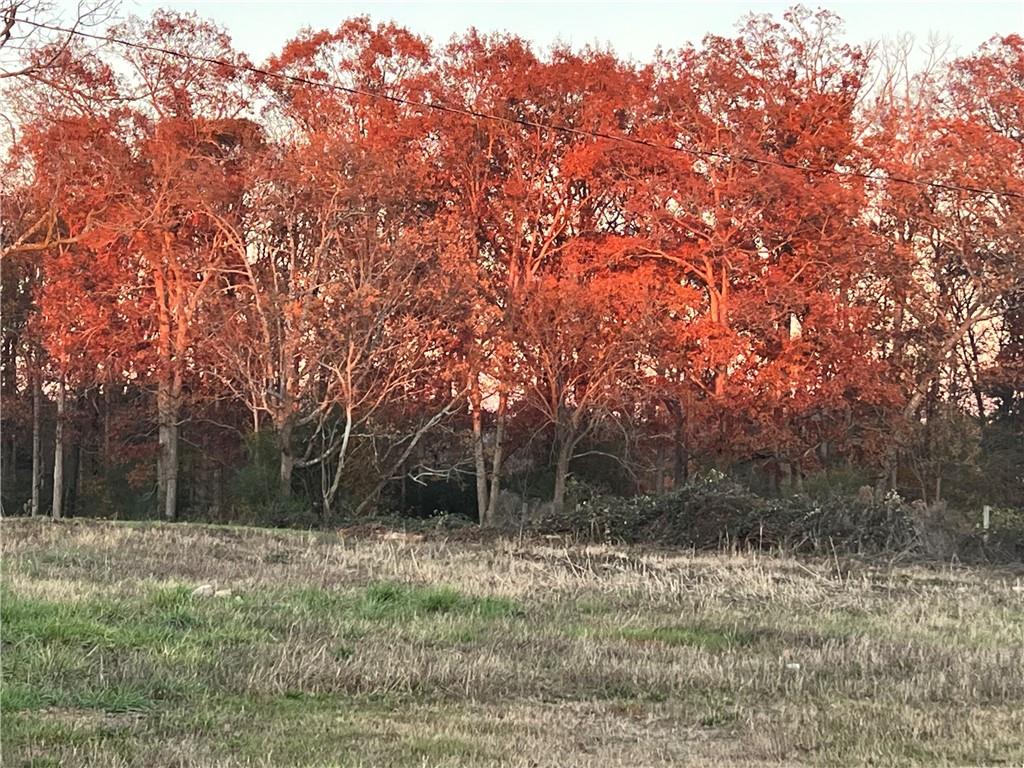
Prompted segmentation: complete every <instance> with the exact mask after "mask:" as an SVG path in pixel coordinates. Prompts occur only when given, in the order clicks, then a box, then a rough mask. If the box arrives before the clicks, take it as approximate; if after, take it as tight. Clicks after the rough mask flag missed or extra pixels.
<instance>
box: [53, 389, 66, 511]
mask: <svg viewBox="0 0 1024 768" xmlns="http://www.w3.org/2000/svg"><path fill="white" fill-rule="evenodd" d="M66 399H67V384H66V383H65V381H64V377H63V376H62V377H61V379H60V386H59V387H58V388H57V428H56V432H55V434H54V439H53V505H52V511H53V519H54V520H60V519H61V517H63V515H64V407H65V400H66Z"/></svg>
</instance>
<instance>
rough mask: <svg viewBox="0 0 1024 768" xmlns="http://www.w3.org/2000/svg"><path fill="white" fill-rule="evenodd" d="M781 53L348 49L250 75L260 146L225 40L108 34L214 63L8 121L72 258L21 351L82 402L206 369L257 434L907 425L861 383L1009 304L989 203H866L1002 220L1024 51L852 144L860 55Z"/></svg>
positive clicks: (726, 43)
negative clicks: (414, 416)
mask: <svg viewBox="0 0 1024 768" xmlns="http://www.w3.org/2000/svg"><path fill="white" fill-rule="evenodd" d="M784 22H785V23H779V22H775V21H773V20H771V19H767V18H754V19H752V20H750V21H749V22H748V23H747V24H746V26H745V27H744V28H743V29H742V31H741V33H740V35H739V36H738V37H736V38H735V39H727V38H721V37H709V38H707V39H706V40H705V41H704V44H703V45H702V47H700V48H687V49H684V50H681V51H678V52H674V53H669V54H665V55H662V56H659V58H658V60H657V62H656V63H655V64H654V65H653V66H651V67H648V68H643V69H639V68H637V67H635V66H633V65H631V64H628V63H625V62H623V61H620V60H619V59H617V58H616V57H615V56H614V55H613V54H612V53H611V52H609V51H603V50H593V49H587V50H584V51H581V52H574V51H571V50H568V49H566V48H564V47H558V48H556V49H555V50H553V51H551V52H550V53H549V54H547V55H545V56H540V55H537V54H535V53H534V52H533V51H531V50H530V47H529V45H528V44H527V43H525V42H524V41H522V40H520V39H517V38H514V37H509V36H491V37H483V36H481V35H479V34H477V33H476V32H470V33H468V34H467V35H465V36H464V37H462V38H459V39H455V40H453V41H452V42H451V43H449V44H448V45H447V46H446V47H445V48H443V49H442V50H434V49H432V48H431V47H430V46H429V44H428V43H427V42H426V41H424V40H423V39H421V38H418V37H416V36H415V35H413V34H411V33H410V32H408V31H407V30H404V29H401V28H399V27H396V26H394V25H391V24H378V25H374V24H372V23H371V22H370V20H369V19H368V18H365V17H362V18H357V19H352V20H349V21H347V22H345V23H344V24H342V25H341V26H340V27H339V28H338V29H337V30H335V31H332V32H328V31H320V32H308V33H304V34H303V35H302V36H300V37H299V38H297V39H295V40H293V41H291V42H290V43H288V45H287V46H285V48H284V50H283V51H282V52H281V54H280V55H279V56H278V57H275V58H273V59H271V61H270V64H269V66H270V68H271V69H272V70H273V71H275V72H278V73H282V74H286V75H290V76H294V77H298V78H306V79H310V80H313V81H315V82H314V83H313V84H302V83H295V82H293V81H281V80H267V81H266V82H265V83H264V84H266V85H269V86H271V88H270V91H269V92H266V91H265V92H264V94H263V96H262V97H261V98H262V99H263V101H261V106H265V107H266V112H265V114H264V115H263V116H261V117H256V116H255V115H250V111H249V105H250V104H251V103H252V98H251V92H252V89H253V86H254V82H253V81H252V79H251V77H250V74H249V73H247V72H246V71H245V69H244V65H245V59H244V58H243V57H242V56H240V55H239V54H237V53H235V52H234V51H233V50H232V49H231V47H230V43H229V40H228V39H227V37H226V36H225V35H224V34H223V33H222V32H221V31H220V30H218V29H217V28H216V27H214V26H213V25H211V24H209V23H206V22H203V21H201V20H199V19H197V18H195V17H188V16H177V15H171V14H168V13H164V12H160V13H158V14H156V15H155V16H154V17H153V19H152V20H151V21H150V22H148V23H144V22H141V21H139V20H133V21H130V22H128V23H127V24H126V25H124V27H123V28H121V29H120V30H119V31H118V34H119V35H120V36H122V37H129V38H132V39H137V40H139V41H141V42H145V43H149V44H151V45H154V46H157V47H160V48H167V49H172V50H176V51H182V52H184V53H188V54H195V55H196V56H199V57H202V58H204V59H213V60H215V62H214V63H211V62H210V61H201V60H197V59H196V58H195V57H192V58H189V57H187V56H186V57H178V56H173V55H169V54H167V53H162V52H160V51H152V50H150V51H140V50H137V49H129V50H127V51H123V52H121V54H122V60H121V61H120V62H118V63H117V65H116V66H115V65H113V63H112V62H110V61H107V60H105V59H104V58H103V56H107V57H109V56H111V53H110V52H109V51H108V52H105V53H103V54H102V55H101V54H100V53H98V52H91V53H89V54H88V55H86V54H85V53H82V54H81V55H79V54H78V52H74V51H69V53H68V54H67V57H66V58H67V61H62V65H61V68H60V73H59V84H60V86H61V88H65V89H69V90H70V91H73V92H74V93H76V94H78V95H77V96H76V99H77V100H76V101H69V102H68V105H64V106H62V105H60V104H58V103H57V102H56V101H55V100H53V99H52V98H51V99H50V100H47V99H45V98H39V99H38V100H36V101H35V102H31V103H33V104H35V105H36V106H35V107H34V108H36V109H37V113H36V114H34V115H33V117H34V122H30V123H28V124H27V125H26V127H25V131H24V137H23V141H22V145H21V150H22V151H23V152H24V153H25V157H26V158H28V159H30V161H31V164H32V165H33V170H34V172H35V174H36V178H35V180H34V184H33V186H32V196H33V199H34V200H35V201H36V202H37V204H38V206H40V207H45V206H47V205H52V206H53V210H54V212H55V215H54V219H55V220H59V223H60V234H62V235H64V236H66V239H67V240H68V243H67V244H66V245H67V246H68V247H65V248H55V249H52V250H50V251H48V252H47V253H46V260H45V269H44V270H43V271H44V274H45V279H44V283H43V288H42V289H41V290H40V291H39V293H38V295H37V304H38V307H39V309H40V312H41V317H42V318H43V319H42V320H41V323H40V329H41V330H40V332H41V333H42V334H43V335H44V336H45V337H46V343H47V345H48V347H49V349H50V351H51V354H53V355H54V357H55V358H59V359H60V360H61V364H62V365H70V364H71V363H70V359H71V358H72V357H76V359H77V360H78V362H77V363H76V364H77V365H79V370H80V372H81V376H82V377H87V376H88V375H89V374H88V371H89V370H90V367H91V370H92V371H93V372H94V373H95V372H96V371H98V370H100V369H101V368H102V370H104V371H105V372H106V371H109V370H111V362H110V361H111V360H116V366H115V367H116V370H117V371H118V375H122V376H131V377H132V380H137V381H148V380H150V379H153V380H160V381H161V382H165V380H166V379H167V378H168V376H170V375H171V374H172V373H173V374H176V375H178V376H179V378H180V377H185V378H188V377H192V378H193V379H195V381H196V391H197V392H200V393H202V387H204V386H206V387H212V386H213V385H211V384H210V383H209V381H210V378H203V375H206V374H207V373H208V372H209V370H215V371H216V377H215V379H216V380H217V381H219V382H220V383H221V384H223V385H224V386H226V387H227V388H228V389H229V390H230V391H231V392H232V393H233V394H234V396H236V397H241V396H240V395H238V393H239V392H244V393H245V394H244V397H242V399H243V400H244V401H245V407H247V408H249V409H250V410H252V411H255V412H260V411H261V409H262V411H263V412H265V413H272V414H276V415H274V416H273V418H283V417H282V416H281V414H284V415H289V417H290V415H294V414H303V417H309V418H310V419H314V417H315V416H316V414H318V413H320V412H322V411H324V410H329V409H330V408H333V407H338V406H339V404H341V403H349V404H351V403H357V404H358V405H359V406H360V407H363V406H366V407H367V409H368V411H369V412H372V413H377V412H378V410H376V409H381V408H386V407H389V405H391V404H394V407H395V411H396V412H398V411H401V412H403V413H405V412H407V411H408V410H410V409H413V408H414V405H413V403H414V402H415V400H416V395H417V394H419V395H422V394H424V393H427V392H430V393H435V394H436V393H439V392H442V391H445V390H446V388H447V389H449V390H450V389H451V387H452V386H454V385H453V382H458V381H462V380H465V379H466V378H468V376H467V375H466V373H467V369H468V370H469V372H470V373H476V374H485V373H486V374H487V375H489V376H491V377H492V378H494V379H496V380H500V383H501V385H502V386H503V387H504V391H507V392H509V393H510V396H511V398H512V401H513V404H514V405H515V406H516V407H517V408H522V409H525V408H526V407H530V408H532V410H533V411H534V412H536V413H540V414H541V415H542V418H544V419H547V420H548V421H549V425H553V426H554V428H555V430H556V431H557V432H558V434H559V435H560V438H559V439H562V440H569V441H572V440H575V439H577V438H578V437H579V436H580V435H582V434H585V433H586V432H587V430H589V429H591V428H593V427H594V425H595V424H598V423H603V422H604V421H607V420H609V419H613V418H624V417H623V414H631V416H630V417H631V418H632V415H633V414H635V413H638V412H639V405H638V404H643V403H649V402H654V401H666V402H673V403H675V404H678V403H682V402H684V401H685V402H686V403H687V409H688V412H690V414H691V415H690V416H688V418H689V419H690V423H691V424H693V423H701V420H704V423H707V424H714V425H716V429H715V430H712V429H708V430H707V432H708V433H709V434H712V433H713V434H714V435H715V439H716V440H718V441H719V442H720V443H721V446H720V448H721V450H726V449H728V450H730V451H732V452H734V453H735V454H737V455H742V454H744V453H746V454H752V453H756V452H757V451H760V450H761V449H762V448H763V447H764V445H765V444H767V443H771V442H775V443H777V444H785V445H786V446H787V450H791V451H792V452H794V455H797V454H800V453H802V452H805V451H806V450H808V449H809V448H810V447H813V445H814V444H815V443H816V441H821V440H823V439H826V437H825V436H826V435H827V439H828V440H829V441H831V442H833V443H835V441H837V440H839V441H840V442H841V440H842V439H843V437H844V435H845V436H846V437H849V438H850V439H851V440H852V439H853V438H852V437H851V435H850V434H849V418H848V417H849V415H850V414H851V413H855V412H856V413H858V414H859V417H860V418H863V419H871V418H878V416H877V414H875V415H872V414H873V411H872V409H875V410H876V411H877V412H878V413H881V412H882V411H884V410H885V409H887V408H892V407H893V406H894V405H895V404H898V402H899V400H900V399H901V397H903V398H907V397H908V396H909V392H907V391H904V392H900V391H898V390H897V388H895V387H894V386H893V385H890V384H886V383H884V382H886V381H893V380H896V379H897V377H898V374H900V373H901V372H902V371H904V370H905V369H906V368H908V367H910V366H911V365H912V364H913V359H912V357H913V356H912V355H910V354H905V351H906V349H908V348H910V347H913V346H914V345H916V347H915V349H916V350H917V351H918V352H920V351H921V350H924V349H929V350H930V349H931V348H932V347H934V348H935V349H940V350H941V349H944V347H943V343H942V341H941V339H940V340H938V341H936V340H935V339H933V338H931V337H930V336H928V333H930V332H931V331H932V330H934V328H936V327H938V323H939V319H938V315H941V316H942V318H944V319H948V318H949V317H953V316H955V313H956V312H957V311H961V310H963V309H964V308H965V307H964V306H960V305H959V304H956V302H955V301H954V298H953V297H954V294H955V296H957V297H959V299H962V300H964V301H966V302H967V303H968V304H970V302H972V301H975V300H976V299H977V297H982V298H983V299H984V304H985V306H994V305H995V303H996V301H997V299H998V296H999V295H1001V292H1002V291H1004V290H1006V289H1007V286H1009V285H1011V284H1013V283H1014V281H1015V280H1016V281H1019V279H1020V270H1019V259H1018V258H1016V255H1017V254H1019V245H1020V238H1021V234H1022V231H1021V224H1020V215H1019V210H1017V209H1016V208H1013V207H1012V206H1010V205H1009V204H1008V203H1007V200H1005V199H1003V198H1001V197H999V196H998V195H988V194H982V193H972V192H970V191H965V190H954V189H943V188H940V187H931V188H930V187H927V186H920V187H913V186H908V185H897V184H895V183H891V182H890V181H888V180H891V178H892V177H896V176H906V175H915V174H916V175H919V176H921V177H922V178H925V177H927V178H930V179H936V180H939V181H942V182H943V183H945V184H948V185H963V184H966V185H968V186H976V187H979V188H981V187H983V188H986V189H994V190H1020V189H1021V186H1022V182H1021V177H1022V174H1021V173H1020V170H1021V167H1022V165H1021V164H1022V158H1021V144H1022V141H1021V135H1020V130H1021V129H1020V125H1021V123H1020V120H1021V115H1022V113H1024V102H1022V96H1021V94H1022V93H1024V88H1022V87H1021V85H1022V79H1024V68H1022V61H1024V53H1022V51H1024V43H1022V41H1021V38H1019V37H1016V36H1010V37H1007V38H1004V39H1002V40H996V41H993V42H992V43H990V44H989V45H988V47H987V48H986V49H985V50H984V51H983V52H982V54H981V55H979V56H977V57H975V58H973V59H969V60H965V61H962V62H959V63H958V64H957V65H956V66H955V67H954V69H953V71H952V75H951V77H950V80H949V82H950V86H949V97H950V99H951V100H952V102H951V106H950V107H949V108H946V107H942V106H941V105H940V102H939V101H938V99H937V98H936V99H935V100H933V101H932V102H929V104H930V106H929V107H928V109H923V110H922V111H921V112H920V113H916V112H913V113H912V110H910V108H909V107H908V106H907V105H902V106H903V107H906V108H907V109H906V111H905V112H903V113H901V112H900V109H899V107H900V106H901V105H898V104H891V103H890V104H887V105H884V108H883V107H879V108H878V110H877V111H876V112H875V114H873V115H869V116H868V117H870V118H871V120H870V124H869V125H865V123H864V119H865V116H864V115H861V114H858V113H857V112H856V111H855V105H856V104H857V103H858V99H859V98H860V97H862V96H863V95H864V94H863V90H862V89H863V85H862V83H863V82H865V73H866V67H867V60H866V57H865V54H864V52H862V51H860V50H858V49H854V48H851V47H849V46H847V45H844V44H842V43H840V42H839V35H838V20H837V19H836V18H835V17H834V16H832V15H831V14H829V13H827V12H819V13H817V14H811V13H810V12H807V11H804V10H795V11H793V12H791V13H790V14H788V15H787V16H786V17H785V20H784ZM73 54H74V55H73ZM232 65H237V66H232ZM320 82H323V83H328V84H332V85H336V86H341V89H340V90H339V89H337V88H334V89H332V88H324V87H320V86H319V85H318V83H320ZM344 89H349V90H348V91H345V90H344ZM352 91H359V92H358V93H356V92H352ZM39 93H40V94H43V93H45V94H47V95H49V96H50V97H52V95H53V93H54V92H52V91H45V90H44V91H40V92H39ZM375 94H376V95H387V96H394V97H397V98H398V99H412V100H417V99H428V98H429V100H430V101H432V102H433V103H441V104H446V105H450V106H451V107H452V108H454V109H456V110H468V111H478V112H484V113H487V114H489V115H493V116H494V118H495V119H486V118H474V117H471V116H467V115H460V114H453V113H452V112H443V111H435V110H430V109H427V108H420V107H416V106H414V105H411V104H403V103H396V102H395V101H393V100H386V99H379V98H376V97H375ZM127 96H131V99H126V100H124V101H121V100H120V99H119V97H127ZM264 102H265V103H264ZM26 103H30V102H26ZM115 103H116V104H118V106H117V107H116V108H115V107H113V106H111V104H115ZM125 104H127V106H125ZM44 107H45V108H44ZM929 110H930V111H929ZM246 115H249V116H248V117H246ZM524 123H526V124H524ZM535 124H540V125H539V127H538V125H535ZM544 126H561V127H564V128H566V129H569V130H556V129H554V128H549V127H544ZM589 132H599V133H604V134H612V135H615V136H625V137H636V138H641V139H643V140H644V141H649V142H651V143H653V144H656V145H661V148H651V147H647V146H641V145H637V144H635V143H624V142H621V141H616V140H613V139H609V138H607V137H601V136H594V135H591V134H590V133H589ZM865 135H866V136H867V138H866V139H865V138H864V137H865ZM673 150H677V151H673ZM862 169H863V170H865V171H866V172H867V171H871V172H877V178H878V179H879V180H878V181H877V182H874V181H872V183H871V184H870V185H869V184H867V183H866V182H865V180H864V179H863V178H860V177H858V176H853V175H849V174H847V173H846V172H848V171H853V170H857V171H858V172H859V171H860V170H862ZM844 174H846V175H844ZM1015 248H1017V249H1018V250H1014V249H1015ZM922 270H926V271H927V270H930V272H929V274H928V275H926V276H925V277H922V274H921V272H922ZM945 285H953V286H955V288H954V289H952V290H951V291H950V293H949V294H948V295H947V294H943V293H941V291H936V286H945ZM972 290H973V291H974V293H972V292H971V291H972ZM957 292H959V293H957ZM959 299H958V300H959ZM978 300H979V301H980V299H978ZM942 302H947V303H945V304H943V305H942V307H941V308H940V310H939V312H938V313H937V315H933V316H931V317H932V318H933V320H934V322H930V321H929V311H931V310H934V308H935V307H936V306H937V305H938V304H942ZM965 306H966V305H965ZM979 306H980V305H979ZM967 308H968V309H970V310H971V311H974V310H975V309H977V308H978V307H977V306H974V305H971V306H968V307H967ZM908 316H913V318H912V319H911V320H908V319H907V318H908ZM952 325H954V326H955V325H956V323H952ZM794 329H798V330H799V333H797V332H796V331H795V330H794ZM946 351H947V352H948V350H946ZM922 357H924V358H927V357H928V355H927V354H923V355H922ZM999 359H1000V360H1005V359H1008V355H1003V356H1002V357H1000V358H999ZM1014 359H1016V357H1014ZM1006 365H1007V366H1009V365H1010V363H1006ZM201 374H202V375H201ZM360 377H362V378H360ZM271 380H272V381H274V382H276V383H275V386H277V387H278V388H279V390H280V392H281V393H283V394H279V396H280V397H282V398H285V399H287V400H288V403H287V406H285V405H282V404H281V403H280V402H277V401H276V400H273V398H272V397H271V396H270V395H268V394H267V391H268V385H267V381H271ZM353 381H355V382H357V383H353ZM358 382H362V383H361V384H359V383H358ZM364 385H365V386H364ZM458 386H461V385H458ZM346 387H347V389H346ZM360 387H363V388H362V389H360ZM274 391H275V392H277V391H278V390H274ZM207 394H208V393H207ZM346 398H347V399H346ZM370 402H372V404H373V407H372V408H370V407H369V406H367V403H370ZM673 407H675V406H673ZM680 407H681V406H680ZM637 418H640V417H639V416H638V417H637ZM310 423H312V422H310ZM844 430H845V431H844Z"/></svg>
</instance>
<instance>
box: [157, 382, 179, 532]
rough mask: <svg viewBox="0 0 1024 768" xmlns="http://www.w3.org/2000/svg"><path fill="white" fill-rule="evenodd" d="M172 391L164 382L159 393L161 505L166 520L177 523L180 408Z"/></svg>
mask: <svg viewBox="0 0 1024 768" xmlns="http://www.w3.org/2000/svg"><path fill="white" fill-rule="evenodd" d="M170 390H171V387H170V385H169V384H167V383H162V384H161V385H160V390H159V391H158V392H157V418H158V420H159V430H160V454H159V459H158V461H157V473H158V475H159V482H158V492H157V499H158V501H157V505H158V511H160V512H162V514H163V516H164V518H165V519H167V520H174V519H175V517H177V513H178V409H177V408H176V407H175V405H176V404H175V399H174V396H173V393H172V392H171V391H170Z"/></svg>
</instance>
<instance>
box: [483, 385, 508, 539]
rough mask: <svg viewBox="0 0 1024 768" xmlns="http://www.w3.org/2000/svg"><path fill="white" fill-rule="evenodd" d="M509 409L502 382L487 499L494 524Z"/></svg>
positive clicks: (490, 516) (488, 512) (488, 510)
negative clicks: (488, 496)
mask: <svg viewBox="0 0 1024 768" xmlns="http://www.w3.org/2000/svg"><path fill="white" fill-rule="evenodd" d="M507 411H508V392H507V391H506V389H505V385H504V384H502V385H501V386H500V388H499V390H498V414H497V419H496V421H497V423H496V425H495V429H494V455H493V456H492V461H491V493H490V498H489V499H488V500H487V521H488V523H489V524H493V523H494V521H495V519H496V517H497V514H498V496H499V495H500V494H501V465H502V462H503V461H504V460H505V414H506V413H507Z"/></svg>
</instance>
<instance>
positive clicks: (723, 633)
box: [618, 625, 756, 651]
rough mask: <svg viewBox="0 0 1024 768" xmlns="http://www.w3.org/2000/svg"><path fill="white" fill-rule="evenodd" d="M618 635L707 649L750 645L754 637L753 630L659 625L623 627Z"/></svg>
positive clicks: (645, 641)
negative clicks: (742, 630)
mask: <svg viewBox="0 0 1024 768" xmlns="http://www.w3.org/2000/svg"><path fill="white" fill-rule="evenodd" d="M618 634H619V637H621V638H622V639H624V640H630V641H633V642H638V643H661V644H663V645H669V646H673V645H685V646H689V647H691V648H703V649H704V650H707V651H723V650H727V649H730V648H736V647H738V646H743V645H750V644H751V643H752V642H754V640H755V639H756V635H755V634H754V633H753V632H741V631H739V630H720V629H709V628H707V627H696V626H695V627H687V626H680V625H675V626H661V627H624V628H622V629H621V630H619V633H618Z"/></svg>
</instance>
